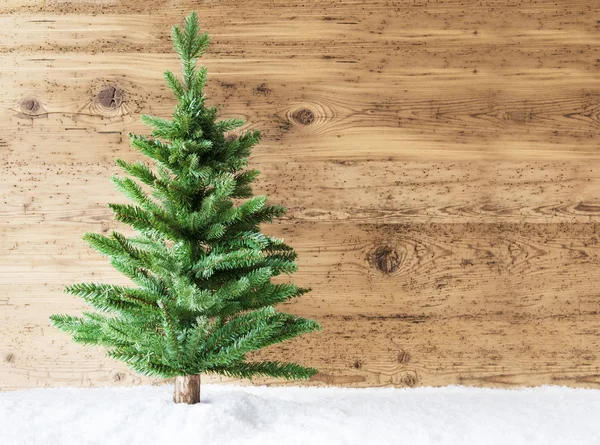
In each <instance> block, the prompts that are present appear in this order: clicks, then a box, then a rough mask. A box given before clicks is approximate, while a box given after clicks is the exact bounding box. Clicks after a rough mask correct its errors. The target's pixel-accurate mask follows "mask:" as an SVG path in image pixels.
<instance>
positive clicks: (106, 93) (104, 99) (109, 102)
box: [96, 85, 123, 110]
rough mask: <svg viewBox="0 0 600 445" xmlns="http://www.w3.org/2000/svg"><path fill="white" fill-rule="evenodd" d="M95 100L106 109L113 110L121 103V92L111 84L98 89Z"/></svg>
mask: <svg viewBox="0 0 600 445" xmlns="http://www.w3.org/2000/svg"><path fill="white" fill-rule="evenodd" d="M96 100H97V101H98V103H99V104H100V105H101V106H102V107H104V108H106V109H107V110H114V109H115V108H119V107H120V106H121V104H122V103H123V94H122V93H121V90H119V89H118V88H117V87H115V86H112V85H111V86H109V87H106V88H104V89H103V90H102V91H100V93H98V97H97V98H96Z"/></svg>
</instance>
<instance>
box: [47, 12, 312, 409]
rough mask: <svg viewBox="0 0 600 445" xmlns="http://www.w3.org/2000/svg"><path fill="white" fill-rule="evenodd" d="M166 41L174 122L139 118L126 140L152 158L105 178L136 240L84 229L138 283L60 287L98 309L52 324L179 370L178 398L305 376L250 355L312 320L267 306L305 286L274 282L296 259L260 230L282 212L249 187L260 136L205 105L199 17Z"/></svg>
mask: <svg viewBox="0 0 600 445" xmlns="http://www.w3.org/2000/svg"><path fill="white" fill-rule="evenodd" d="M172 40H173V46H174V48H175V51H176V52H177V54H178V55H179V57H180V58H181V64H182V77H181V79H179V78H177V76H175V75H174V74H173V73H172V72H170V71H167V72H165V74H164V76H165V79H166V82H167V85H168V86H169V88H170V89H171V90H172V91H173V93H174V95H175V97H176V99H177V101H178V102H177V105H176V107H175V111H174V113H173V117H172V119H171V120H166V119H162V118H160V117H155V116H142V121H143V122H144V123H145V124H147V125H148V126H150V127H151V129H152V133H151V136H142V135H137V134H130V135H129V136H130V139H131V144H132V145H133V147H135V148H136V149H137V150H139V151H140V152H141V153H143V154H144V155H146V156H148V157H149V158H151V159H152V160H153V161H154V162H153V163H151V164H150V165H148V164H146V163H142V162H140V161H136V162H133V163H129V162H125V161H123V160H120V159H117V160H116V162H117V164H118V165H119V166H120V167H121V168H122V169H123V170H124V171H125V172H126V173H127V174H128V175H130V176H131V177H134V178H137V180H139V182H137V181H135V180H133V179H131V178H130V177H119V176H114V177H113V178H112V180H113V182H114V183H115V185H116V187H117V188H118V189H119V190H120V191H121V192H122V193H124V194H125V195H126V196H127V197H128V198H129V199H130V200H131V201H133V202H134V204H128V205H124V204H109V207H110V208H111V209H112V211H113V212H114V215H115V219H116V220H117V221H120V222H123V223H126V224H128V225H130V226H131V227H132V228H133V229H135V236H133V237H129V238H128V237H125V236H123V235H122V234H120V233H118V232H112V234H111V235H110V236H104V235H100V234H96V233H87V234H86V235H85V236H84V240H86V241H87V242H88V243H89V244H90V245H91V247H92V248H94V249H95V250H97V251H98V252H100V253H101V254H103V255H106V256H108V257H109V258H110V263H111V265H112V266H113V267H114V268H115V269H116V270H118V271H119V272H121V273H122V274H124V275H125V276H127V277H128V278H129V279H130V280H131V281H132V282H133V283H134V284H135V286H131V287H128V286H119V285H112V284H104V283H82V284H74V285H71V286H67V287H66V292H68V293H70V294H72V295H75V296H78V297H81V298H82V299H83V300H85V301H86V302H87V303H88V304H89V305H90V306H92V307H93V308H94V309H95V310H96V311H94V312H91V311H90V312H84V313H83V315H82V316H81V317H74V316H70V315H53V316H52V317H51V321H52V324H53V325H54V326H56V327H57V328H59V329H61V330H63V331H66V332H68V333H70V334H71V335H72V337H73V339H74V341H76V342H79V343H83V344H87V345H100V346H103V347H105V348H106V349H107V355H108V356H110V357H113V358H115V359H118V360H121V361H123V362H125V363H126V364H127V365H128V366H129V367H131V368H132V369H133V370H135V371H136V372H138V373H141V374H144V375H148V376H157V377H176V379H175V396H174V400H175V402H184V403H197V402H199V401H200V374H201V373H216V374H223V375H226V376H231V377H238V378H250V377H253V376H271V377H281V378H286V379H307V378H309V377H310V376H312V375H313V374H315V373H316V372H317V370H316V369H313V368H307V367H303V366H300V365H297V364H295V363H282V362H279V361H247V359H246V355H247V354H248V353H249V352H251V351H256V350H258V349H261V348H264V347H266V346H269V345H272V344H275V343H279V342H282V341H284V340H287V339H291V338H293V337H296V336H298V335H301V334H304V333H308V332H311V331H314V330H316V329H320V326H319V324H317V323H316V322H314V321H312V320H308V319H305V318H302V317H299V316H296V315H291V314H286V313H282V312H277V311H276V310H275V309H274V308H273V306H274V305H276V304H277V303H281V302H284V301H287V300H289V299H291V298H293V297H298V296H301V295H303V294H305V293H306V292H308V291H309V290H310V289H308V288H302V287H298V286H296V285H294V284H291V283H277V284H274V283H272V282H271V279H272V278H273V277H275V276H278V275H281V274H288V275H289V274H291V273H293V272H294V271H296V269H297V266H296V263H295V259H296V253H295V251H294V250H293V248H291V247H290V246H289V245H287V244H286V243H285V242H284V241H283V240H281V239H279V238H275V237H272V236H267V235H264V234H262V233H261V232H260V229H259V226H260V224H261V223H265V222H272V221H273V219H274V218H278V217H280V216H282V215H283V214H284V213H285V208H284V207H282V206H280V205H268V204H267V202H266V201H267V197H266V196H262V195H261V196H254V195H253V193H252V188H251V185H252V183H253V181H254V180H255V179H256V177H257V176H258V174H259V171H258V170H254V169H248V168H247V165H248V157H249V156H250V153H251V150H252V147H253V146H254V145H256V144H257V143H258V142H259V140H260V132H259V131H257V130H249V131H245V132H240V135H239V136H237V137H231V133H229V132H231V131H232V130H235V129H237V128H239V127H241V126H242V125H243V124H244V122H243V121H242V120H240V119H225V120H217V117H218V110H217V109H216V108H215V107H209V106H207V105H206V103H205V96H204V93H203V90H204V86H205V83H206V68H204V67H202V68H200V69H198V68H197V67H196V63H197V60H198V58H199V57H200V56H201V55H202V54H203V53H204V52H205V51H206V49H207V46H208V43H209V38H208V35H207V34H206V33H201V32H200V25H199V22H198V18H197V16H196V14H195V13H191V14H190V15H189V16H188V17H187V18H186V19H185V22H184V26H183V28H181V27H178V26H174V27H173V30H172ZM140 183H142V184H145V186H142V185H141V184H140Z"/></svg>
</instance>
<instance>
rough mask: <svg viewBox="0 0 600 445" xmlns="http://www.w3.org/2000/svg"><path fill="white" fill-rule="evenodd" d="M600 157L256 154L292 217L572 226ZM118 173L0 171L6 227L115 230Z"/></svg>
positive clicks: (592, 214)
mask: <svg viewBox="0 0 600 445" xmlns="http://www.w3.org/2000/svg"><path fill="white" fill-rule="evenodd" d="M114 137H116V135H114ZM131 150H132V151H133V149H131ZM127 157H128V158H133V157H132V156H127ZM137 158H138V159H140V160H142V159H143V158H142V157H139V156H138V157H137ZM599 162H600V161H594V162H589V161H588V162H581V161H553V162H508V161H503V162H489V161H475V162H464V161H463V162H460V161H459V162H447V161H442V162H397V161H394V160H382V161H377V160H373V161H348V160H345V161H341V160H330V161H319V160H315V161H312V162H296V161H293V162H291V161H288V162H278V163H274V162H265V161H264V159H261V158H260V157H257V158H254V159H253V160H252V161H251V165H252V167H255V168H258V169H259V170H261V171H262V172H263V174H262V176H261V177H260V180H259V181H258V182H257V184H256V186H255V193H259V194H261V193H266V194H267V195H268V196H269V199H270V200H271V201H272V202H278V203H282V204H285V206H286V207H287V208H288V214H287V215H286V217H285V218H286V219H290V220H300V221H354V222H361V223H382V222H386V223H402V222H412V223H414V222H437V223H442V222H449V223H457V222H461V223H465V222H507V223H511V222H519V223H523V222H528V223H556V222H565V223H566V222H589V221H597V218H598V216H600V202H599V201H598V197H599V196H600V177H599V176H598V175H599V174H600V173H599V172H600V169H599V168H598V167H599V164H598V163H599ZM113 174H122V171H121V170H120V169H119V168H118V167H117V166H116V165H115V164H113V163H108V162H107V163H104V162H103V163H87V162H69V163H64V164H63V163H61V164H48V165H44V164H36V163H30V164H24V163H17V162H15V163H14V164H12V165H11V167H10V170H9V171H8V172H7V174H6V175H4V176H3V177H0V188H1V189H4V190H7V191H10V193H9V194H7V196H6V197H5V198H4V202H3V204H4V207H3V211H2V218H3V219H1V220H0V221H1V222H2V223H3V224H6V225H7V227H12V226H21V225H23V224H40V223H44V224H55V223H62V224H71V223H78V222H90V223H99V222H101V223H102V225H103V227H104V228H107V227H113V226H114V224H113V216H112V212H111V211H110V209H109V208H108V206H107V205H108V203H109V202H119V203H126V202H127V200H126V198H125V197H124V196H123V195H122V194H120V193H118V192H117V191H116V190H115V189H114V186H113V185H112V183H111V182H110V180H109V177H110V176H111V175H113ZM46 178H47V180H46ZM48 181H51V184H48V183H47V182H48Z"/></svg>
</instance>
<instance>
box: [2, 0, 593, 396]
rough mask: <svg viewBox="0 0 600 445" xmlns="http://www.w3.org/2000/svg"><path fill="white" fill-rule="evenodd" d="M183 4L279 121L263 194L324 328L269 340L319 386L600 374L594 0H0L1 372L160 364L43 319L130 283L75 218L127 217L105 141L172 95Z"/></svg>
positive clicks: (59, 374)
mask: <svg viewBox="0 0 600 445" xmlns="http://www.w3.org/2000/svg"><path fill="white" fill-rule="evenodd" d="M191 9H196V10H197V11H198V13H199V16H200V18H201V21H202V24H203V27H204V29H205V30H207V31H208V32H209V33H210V34H211V38H212V45H211V47H210V49H209V51H208V53H207V55H206V57H205V58H204V59H203V63H204V64H205V65H207V66H208V68H209V78H210V80H209V85H208V95H209V97H210V101H211V102H212V103H214V104H218V105H219V106H220V108H221V110H222V114H223V116H227V117H229V116H240V117H243V118H245V119H246V120H247V125H248V127H256V128H260V129H261V130H263V135H264V139H263V143H262V144H261V145H260V146H259V147H258V148H257V149H256V150H255V155H254V156H253V158H252V164H253V166H255V167H257V168H259V169H261V170H262V172H263V175H262V177H261V179H260V182H259V184H258V186H257V188H256V191H257V192H266V193H269V195H270V197H271V199H272V201H273V202H280V203H283V204H285V205H286V206H287V207H288V208H289V213H288V215H287V216H286V218H285V219H283V220H281V221H279V222H278V223H277V224H275V225H273V226H269V227H265V230H266V231H269V232H271V233H274V234H277V235H279V236H283V237H285V238H286V240H288V241H289V242H290V243H291V244H292V245H293V246H295V247H296V248H297V250H298V253H299V255H300V261H299V265H300V271H299V272H298V273H297V274H296V275H295V277H294V281H295V282H297V283H298V284H301V285H309V286H311V287H313V289H314V291H313V292H312V293H310V294H308V295H306V296H304V297H302V298H301V299H299V300H298V301H296V302H293V303H291V304H288V305H286V307H285V309H286V310H289V311H291V312H294V313H298V314H302V315H306V316H310V317H314V318H315V319H317V320H319V321H320V322H321V323H322V324H323V327H324V330H323V331H322V332H320V333H318V334H315V335H311V336H306V337H302V338H299V339H296V340H294V341H292V342H287V343H284V344H281V345H277V346H274V347H272V348H270V349H269V350H267V351H264V352H262V353H261V356H263V357H269V358H275V357H276V358H278V359H283V360H285V359H298V360H299V361H301V362H303V363H305V364H308V365H312V366H317V367H319V369H320V371H321V372H320V373H319V374H318V375H317V376H315V377H314V378H313V380H312V381H311V382H309V384H316V385H319V384H335V385H346V386H384V385H396V386H415V385H445V384H468V385H478V386H514V385H538V384H545V383H551V384H567V385H572V386H591V387H600V352H599V351H600V345H599V343H600V340H599V339H600V337H599V334H600V317H599V311H600V291H599V290H598V288H599V286H598V285H597V277H598V276H600V275H599V272H600V244H599V239H600V234H599V233H598V229H599V228H600V194H599V193H598V192H599V191H600V146H599V139H598V136H600V77H599V76H598V74H600V45H599V44H600V22H599V20H600V4H597V2H596V3H595V2H584V1H578V0H569V1H566V0H563V1H552V2H551V1H546V0H540V1H537V2H530V1H514V2H513V1H486V0H484V1H480V2H474V1H466V2H458V1H444V0H440V1H435V2H434V1H426V0H422V1H417V2H400V1H398V2H395V1H380V0H373V1H369V2H351V1H347V0H341V1H336V2H333V1H332V2H324V1H316V0H312V1H310V0H309V1H304V2H301V3H294V2H288V1H276V2H273V1H268V2H267V1H256V0H251V1H245V2H241V1H231V2H215V1H201V2H198V1H191V0H180V1H174V0H169V1H167V0H164V1H153V2H150V1H140V0H88V1H81V0H79V1H74V0H71V1H69V0H45V1H43V0H5V1H4V2H2V4H0V162H1V163H2V175H1V177H0V191H1V192H2V193H1V197H2V199H3V202H2V204H3V206H2V209H1V210H0V389H16V388H26V387H36V386H64V385H78V386H95V385H107V384H131V383H139V382H148V381H149V380H147V379H140V378H139V377H137V376H134V375H133V374H132V373H131V372H129V371H128V370H127V369H126V368H125V367H124V366H123V365H122V364H120V363H117V362H114V361H112V360H109V359H106V358H104V357H103V352H102V351H101V350H98V349H91V348H85V347H83V346H80V345H75V344H72V343H71V342H70V340H69V338H68V336H66V335H64V334H61V333H60V332H57V331H56V330H55V329H53V328H51V327H50V326H49V323H48V316H49V315H50V314H52V313H56V312H69V313H77V312H79V311H80V310H81V309H83V308H84V305H83V304H82V303H81V302H80V300H78V299H76V298H74V297H71V296H68V295H66V294H63V293H62V287H63V286H64V285H65V284H69V283H74V282H78V281H85V280H89V279H94V280H98V281H111V282H125V281H124V279H123V278H122V277H120V276H119V275H118V274H116V273H115V272H114V271H113V270H112V269H111V268H110V266H109V265H108V264H107V262H106V261H105V259H104V258H102V257H101V256H99V255H97V254H95V253H93V252H92V251H91V250H90V249H88V248H86V246H85V245H84V243H83V241H81V236H82V234H83V233H84V232H86V231H95V232H103V231H109V230H112V229H117V228H118V229H120V230H121V229H122V227H121V226H119V225H117V224H116V223H115V222H114V221H113V220H112V217H111V214H110V211H109V210H108V208H107V206H106V204H107V203H108V202H124V201H123V198H122V197H121V196H119V195H117V193H116V192H115V191H114V190H113V188H112V185H111V183H110V182H109V180H108V177H109V176H110V174H111V173H113V172H116V168H115V166H114V163H113V160H114V158H115V157H116V156H118V157H121V158H124V159H129V160H131V159H135V158H137V157H138V155H137V153H136V152H135V151H134V150H133V149H131V148H130V147H129V145H128V143H127V137H126V134H127V132H130V131H132V132H144V131H145V129H144V127H143V126H142V125H141V124H140V122H139V115H140V114H141V113H154V114H159V115H168V114H169V113H170V112H171V108H172V106H173V99H172V97H171V96H170V94H169V92H168V91H167V89H166V88H165V87H164V85H163V80H162V76H161V73H162V71H163V70H165V69H172V70H177V69H178V66H177V60H176V59H175V57H174V56H173V54H172V53H171V51H170V42H169V29H170V26H171V25H172V24H174V23H179V22H180V21H181V20H182V18H183V17H184V16H185V15H186V14H187V13H188V12H189V11H190V10H191ZM205 380H206V381H210V379H205ZM262 382H265V381H262ZM266 383H273V382H272V381H267V382H266Z"/></svg>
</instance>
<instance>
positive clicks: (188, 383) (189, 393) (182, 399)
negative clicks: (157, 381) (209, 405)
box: [173, 374, 200, 405]
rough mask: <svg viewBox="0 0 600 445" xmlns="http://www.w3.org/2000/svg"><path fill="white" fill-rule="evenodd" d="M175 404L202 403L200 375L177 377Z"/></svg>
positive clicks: (174, 395)
mask: <svg viewBox="0 0 600 445" xmlns="http://www.w3.org/2000/svg"><path fill="white" fill-rule="evenodd" d="M173 401H174V402H175V403H187V404H188V405H193V404H194V403H200V374H196V375H181V376H177V377H175V393H174V394H173Z"/></svg>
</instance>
